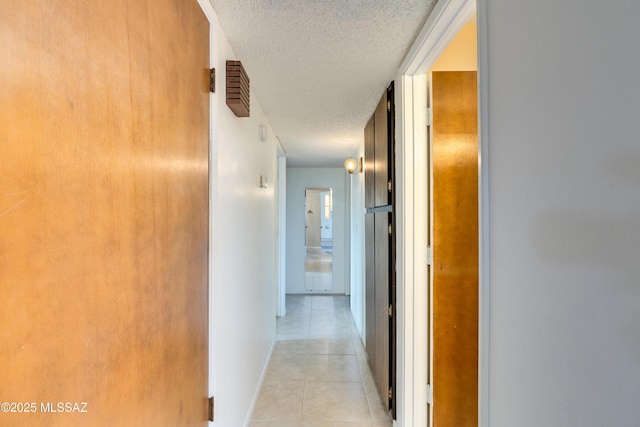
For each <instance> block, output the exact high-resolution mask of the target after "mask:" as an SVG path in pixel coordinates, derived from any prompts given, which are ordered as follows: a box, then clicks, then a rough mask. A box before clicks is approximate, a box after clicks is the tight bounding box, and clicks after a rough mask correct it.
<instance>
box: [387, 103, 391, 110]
mask: <svg viewBox="0 0 640 427" xmlns="http://www.w3.org/2000/svg"><path fill="white" fill-rule="evenodd" d="M387 111H391V101H387Z"/></svg>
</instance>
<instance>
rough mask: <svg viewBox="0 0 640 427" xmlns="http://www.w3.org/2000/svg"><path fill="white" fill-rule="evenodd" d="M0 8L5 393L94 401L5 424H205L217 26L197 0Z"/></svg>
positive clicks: (59, 1)
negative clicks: (212, 42)
mask: <svg viewBox="0 0 640 427" xmlns="http://www.w3.org/2000/svg"><path fill="white" fill-rule="evenodd" d="M0 16H1V17H2V18H1V20H2V24H1V25H0V57H2V58H3V64H2V66H1V67H0V81H1V82H2V90H1V91H0V169H1V172H2V173H0V236H1V238H0V325H1V329H2V332H1V333H0V378H2V380H1V381H0V401H1V402H5V401H9V402H11V401H13V402H36V403H38V405H39V404H40V402H53V403H54V405H55V403H57V402H87V407H86V409H87V412H86V413H80V414H78V413H72V414H61V413H53V414H51V413H42V412H40V411H39V412H38V413H35V414H0V425H11V426H36V425H42V426H44V425H46V426H151V425H153V426H164V425H166V426H168V425H172V426H175V425H180V426H205V425H206V424H207V423H206V417H207V411H206V397H207V382H208V378H207V377H208V373H207V363H208V360H207V359H208V356H207V351H208V325H207V317H208V290H207V289H208V285H207V282H208V122H209V94H208V65H209V46H208V39H209V24H208V22H207V20H206V18H205V17H204V15H203V14H202V11H201V10H200V8H199V6H198V4H197V2H196V1H195V0H194V1H182V0H157V1H153V2H152V1H147V0H130V1H124V0H113V1H109V2H85V1H79V0H66V1H65V0H52V1H48V2H45V3H43V2H36V1H33V0H6V1H2V2H1V3H0ZM38 409H40V407H38Z"/></svg>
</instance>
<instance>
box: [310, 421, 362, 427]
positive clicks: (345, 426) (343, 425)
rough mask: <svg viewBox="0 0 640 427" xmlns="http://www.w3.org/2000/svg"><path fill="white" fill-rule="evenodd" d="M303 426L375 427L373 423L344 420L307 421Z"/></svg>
mask: <svg viewBox="0 0 640 427" xmlns="http://www.w3.org/2000/svg"><path fill="white" fill-rule="evenodd" d="M302 425H303V427H373V424H372V423H369V422H363V423H358V422H355V423H350V422H342V421H305V422H304V423H303V424H302Z"/></svg>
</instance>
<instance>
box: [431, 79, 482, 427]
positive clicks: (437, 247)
mask: <svg viewBox="0 0 640 427" xmlns="http://www.w3.org/2000/svg"><path fill="white" fill-rule="evenodd" d="M432 82H433V86H432V87H433V105H432V107H433V254H434V255H433V256H434V267H433V298H434V305H433V310H434V313H433V346H434V350H433V378H434V379H433V391H434V404H433V411H434V416H433V417H434V426H435V427H452V426H456V427H466V426H469V427H471V426H474V427H476V426H477V425H478V142H477V141H478V139H477V133H478V125H477V116H478V113H477V84H476V73H475V72H434V73H433V79H432Z"/></svg>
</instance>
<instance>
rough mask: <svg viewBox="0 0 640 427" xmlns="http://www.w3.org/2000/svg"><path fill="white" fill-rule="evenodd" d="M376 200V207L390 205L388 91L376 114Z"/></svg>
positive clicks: (383, 96)
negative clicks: (388, 184)
mask: <svg viewBox="0 0 640 427" xmlns="http://www.w3.org/2000/svg"><path fill="white" fill-rule="evenodd" d="M374 117H375V177H374V181H375V199H374V203H375V205H376V206H386V205H388V204H389V190H388V187H387V183H388V182H389V179H390V178H389V129H388V128H387V91H386V90H385V92H384V94H383V95H382V98H381V99H380V102H379V103H378V106H377V107H376V112H375V116H374Z"/></svg>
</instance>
